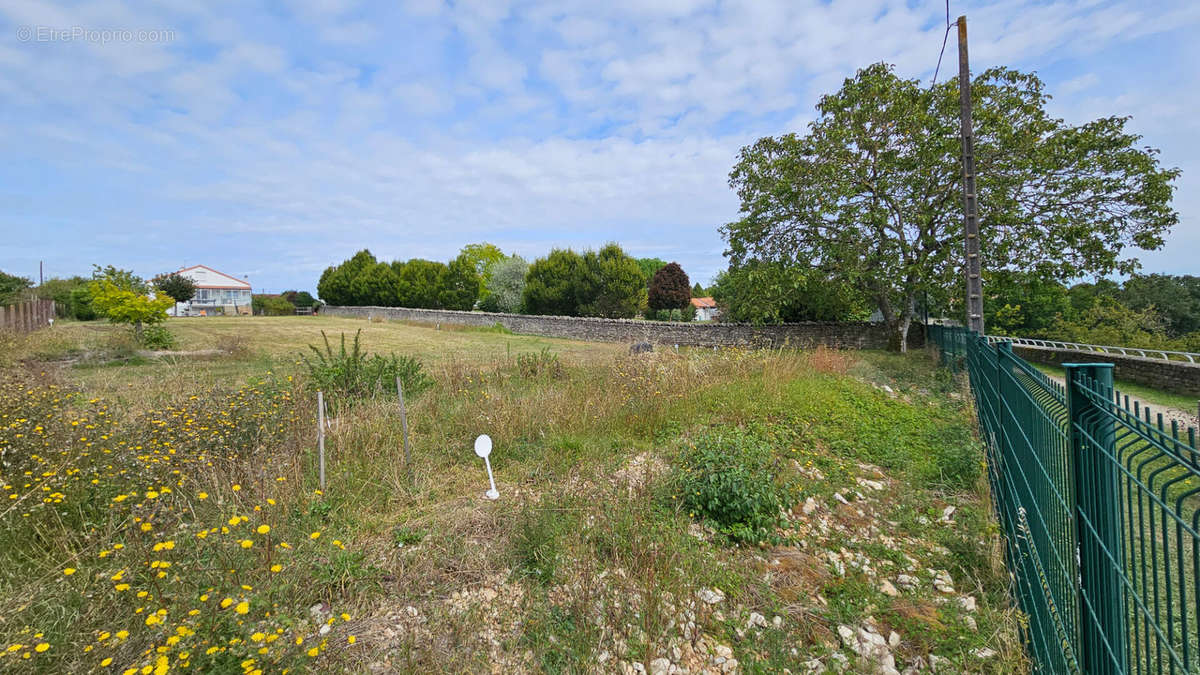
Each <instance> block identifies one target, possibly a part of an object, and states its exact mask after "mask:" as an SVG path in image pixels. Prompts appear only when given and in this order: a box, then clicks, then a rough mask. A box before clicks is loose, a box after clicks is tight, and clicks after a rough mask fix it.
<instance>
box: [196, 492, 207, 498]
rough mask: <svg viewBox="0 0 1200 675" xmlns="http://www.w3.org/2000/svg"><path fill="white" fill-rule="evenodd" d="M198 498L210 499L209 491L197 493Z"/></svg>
mask: <svg viewBox="0 0 1200 675" xmlns="http://www.w3.org/2000/svg"><path fill="white" fill-rule="evenodd" d="M196 498H197V499H208V493H207V492H201V493H199V494H197V495H196Z"/></svg>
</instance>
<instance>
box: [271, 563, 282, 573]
mask: <svg viewBox="0 0 1200 675" xmlns="http://www.w3.org/2000/svg"><path fill="white" fill-rule="evenodd" d="M282 569H283V565H280V564H279V563H275V564H274V565H271V571H272V572H279V571H280V570H282Z"/></svg>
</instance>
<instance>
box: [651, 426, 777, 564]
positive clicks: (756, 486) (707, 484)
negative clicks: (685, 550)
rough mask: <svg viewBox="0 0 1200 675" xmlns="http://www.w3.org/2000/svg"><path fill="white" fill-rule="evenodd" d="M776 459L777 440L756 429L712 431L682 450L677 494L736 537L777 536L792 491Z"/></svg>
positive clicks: (677, 467)
mask: <svg viewBox="0 0 1200 675" xmlns="http://www.w3.org/2000/svg"><path fill="white" fill-rule="evenodd" d="M776 464H777V462H776V460H775V458H774V454H773V453H772V450H771V446H770V445H769V444H768V443H766V442H765V441H763V440H762V439H760V438H758V437H757V436H755V435H753V434H750V433H747V432H744V431H725V432H714V433H706V434H705V435H703V436H700V437H699V438H697V439H696V440H695V442H694V443H689V444H688V445H687V447H685V448H684V450H683V452H682V453H680V456H679V459H678V461H677V462H676V465H675V471H674V478H673V485H672V488H673V489H672V496H673V499H675V500H679V501H680V502H681V503H682V505H683V507H684V508H686V509H687V511H688V514H689V515H691V516H692V517H696V518H700V519H702V520H705V521H708V522H709V523H711V524H712V525H713V526H714V527H716V528H717V530H718V531H720V532H721V533H722V534H724V535H725V536H727V537H729V538H730V539H731V540H734V541H750V542H757V541H762V540H764V539H772V538H774V530H775V527H776V526H777V525H778V524H779V523H780V510H781V509H783V508H785V507H786V506H787V503H788V494H789V492H790V486H789V485H788V484H787V482H786V481H784V480H783V479H781V477H780V476H779V474H778V472H777V466H776Z"/></svg>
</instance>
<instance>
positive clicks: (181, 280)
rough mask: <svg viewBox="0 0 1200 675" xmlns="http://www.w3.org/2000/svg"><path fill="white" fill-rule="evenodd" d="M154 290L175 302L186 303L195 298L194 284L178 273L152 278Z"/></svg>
mask: <svg viewBox="0 0 1200 675" xmlns="http://www.w3.org/2000/svg"><path fill="white" fill-rule="evenodd" d="M154 288H156V289H158V290H159V291H160V292H162V293H165V294H166V295H167V296H169V297H170V298H171V299H173V300H174V301H175V302H187V301H188V300H191V299H192V298H193V297H195V296H196V282H194V281H192V280H191V279H189V278H187V277H185V276H183V275H182V274H180V273H178V272H172V273H170V274H160V275H158V276H157V277H154Z"/></svg>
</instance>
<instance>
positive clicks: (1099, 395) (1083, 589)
mask: <svg viewBox="0 0 1200 675" xmlns="http://www.w3.org/2000/svg"><path fill="white" fill-rule="evenodd" d="M1063 367H1064V368H1066V371H1067V412H1068V420H1069V424H1070V429H1069V432H1070V438H1071V457H1072V464H1073V471H1072V475H1073V477H1074V481H1075V484H1074V486H1073V488H1074V489H1073V490H1072V491H1071V492H1072V495H1073V498H1074V502H1075V503H1074V504H1073V506H1074V511H1075V534H1076V546H1077V550H1078V554H1079V585H1080V588H1079V592H1080V603H1079V607H1080V613H1081V616H1080V626H1081V630H1080V633H1081V634H1080V636H1079V637H1080V650H1079V651H1080V655H1081V656H1082V661H1083V664H1082V665H1083V670H1084V672H1086V673H1089V674H1094V675H1108V674H1109V673H1112V674H1116V673H1124V672H1126V665H1127V663H1128V617H1127V615H1126V612H1125V593H1124V584H1123V582H1122V577H1123V576H1124V575H1123V571H1124V570H1123V566H1124V549H1123V548H1122V546H1121V506H1120V504H1121V501H1120V499H1121V495H1120V471H1119V469H1118V460H1117V457H1116V434H1115V429H1114V423H1113V420H1112V418H1111V417H1110V416H1109V415H1107V414H1105V413H1104V411H1103V408H1102V407H1101V404H1100V403H1099V402H1098V401H1100V400H1109V399H1111V396H1112V388H1113V365H1112V364H1111V363H1064V364H1063ZM1088 392H1092V396H1089V395H1088Z"/></svg>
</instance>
